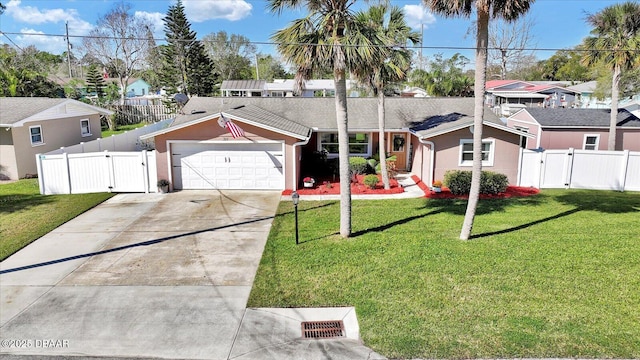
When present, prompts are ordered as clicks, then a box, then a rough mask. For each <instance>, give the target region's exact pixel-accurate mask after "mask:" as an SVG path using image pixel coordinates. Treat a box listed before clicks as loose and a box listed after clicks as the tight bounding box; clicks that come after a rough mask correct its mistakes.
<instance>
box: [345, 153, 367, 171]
mask: <svg viewBox="0 0 640 360" xmlns="http://www.w3.org/2000/svg"><path fill="white" fill-rule="evenodd" d="M349 168H351V173H352V174H356V175H364V174H367V173H368V172H369V163H368V162H367V159H365V158H363V157H358V156H353V157H350V158H349Z"/></svg>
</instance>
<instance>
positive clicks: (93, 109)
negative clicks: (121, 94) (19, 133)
mask: <svg viewBox="0 0 640 360" xmlns="http://www.w3.org/2000/svg"><path fill="white" fill-rule="evenodd" d="M67 104H74V105H77V106H80V107H84V108H87V109H89V110H91V112H90V114H91V115H92V114H94V113H98V114H101V115H113V114H114V112H113V111H111V110H107V109H103V108H100V107H97V106H93V105H89V104H85V103H83V102H80V101H77V100H72V99H69V100H67V101H64V102H61V103H59V104H57V105H55V106H52V107H50V108H48V109H46V110H43V111H40V112H38V113H37V114H33V115H31V116H29V117H26V118H24V119H22V120H20V121H16V122H15V123H13V124H12V126H11V127H22V126H24V124H26V123H28V122H33V121H49V120H57V119H64V118H68V117H73V116H86V115H90V114H87V113H79V112H70V113H67V112H64V113H59V114H50V113H48V114H47V116H46V118H43V117H42V114H44V113H47V111H49V110H51V109H54V108H60V107H62V106H66V105H67Z"/></svg>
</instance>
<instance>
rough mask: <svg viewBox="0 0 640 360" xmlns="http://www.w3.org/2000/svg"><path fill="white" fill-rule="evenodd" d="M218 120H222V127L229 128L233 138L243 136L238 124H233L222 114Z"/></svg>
mask: <svg viewBox="0 0 640 360" xmlns="http://www.w3.org/2000/svg"><path fill="white" fill-rule="evenodd" d="M220 120H222V123H223V124H224V127H226V128H227V130H229V132H230V133H231V136H233V138H234V139H236V138H239V137H244V131H243V130H242V129H241V128H240V126H238V125H236V124H234V123H233V122H231V120H228V119H227V118H225V117H224V115H222V114H220Z"/></svg>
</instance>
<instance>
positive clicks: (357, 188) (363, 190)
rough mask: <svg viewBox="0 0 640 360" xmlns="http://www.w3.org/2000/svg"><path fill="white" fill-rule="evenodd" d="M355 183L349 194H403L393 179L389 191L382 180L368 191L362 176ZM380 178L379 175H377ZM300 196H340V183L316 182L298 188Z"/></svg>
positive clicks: (284, 192) (288, 192) (358, 176)
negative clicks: (311, 185) (312, 184)
mask: <svg viewBox="0 0 640 360" xmlns="http://www.w3.org/2000/svg"><path fill="white" fill-rule="evenodd" d="M356 178H357V182H352V183H351V194H353V195H363V194H364V195H375V194H400V193H403V192H404V189H403V188H402V186H400V185H399V184H398V181H396V180H395V179H389V185H390V186H391V189H389V190H385V189H384V186H383V185H382V180H380V182H379V183H378V185H376V187H375V189H370V188H369V187H368V186H366V185H365V184H363V183H362V180H363V179H364V176H363V175H356ZM378 178H380V175H378ZM298 194H300V195H339V194H340V182H339V181H338V182H333V181H318V182H317V183H316V185H315V186H314V187H312V188H300V189H298ZM282 195H291V190H285V191H283V192H282Z"/></svg>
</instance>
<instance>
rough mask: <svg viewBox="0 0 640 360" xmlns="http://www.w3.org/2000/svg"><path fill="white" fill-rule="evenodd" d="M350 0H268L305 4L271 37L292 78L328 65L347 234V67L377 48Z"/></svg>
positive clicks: (285, 5) (281, 5)
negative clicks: (360, 27)
mask: <svg viewBox="0 0 640 360" xmlns="http://www.w3.org/2000/svg"><path fill="white" fill-rule="evenodd" d="M354 3H355V0H268V5H267V6H268V7H269V9H270V10H271V11H272V12H275V13H282V11H284V10H285V9H297V8H302V7H304V8H306V9H307V11H308V12H309V14H308V15H307V16H306V17H305V18H302V19H297V20H294V21H293V22H292V23H291V24H290V25H289V27H287V28H285V29H282V30H279V31H277V32H276V33H275V34H274V35H273V36H272V39H273V40H274V41H275V42H276V43H277V44H278V45H277V49H278V51H279V52H280V54H282V56H283V57H284V58H285V59H287V60H288V61H289V62H291V63H293V64H294V65H295V66H296V67H297V71H296V77H295V78H296V83H297V84H298V86H297V87H298V89H301V88H302V86H303V82H304V80H306V79H309V78H311V76H312V75H313V73H314V72H317V71H323V70H328V69H331V70H332V71H333V77H334V81H335V88H336V94H335V105H336V123H337V129H338V151H339V153H340V158H339V164H340V165H339V168H340V235H341V236H342V237H349V236H350V235H351V179H350V176H349V173H350V169H349V132H348V131H349V130H348V118H347V87H346V73H347V69H350V68H355V66H356V64H358V63H360V62H367V63H368V62H371V61H372V58H374V57H375V56H377V52H376V51H375V49H374V48H373V47H372V46H371V45H372V42H371V40H370V39H368V38H367V37H365V36H362V34H358V33H357V31H356V27H355V26H354V18H353V13H352V11H351V6H352V5H353V4H354Z"/></svg>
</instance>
